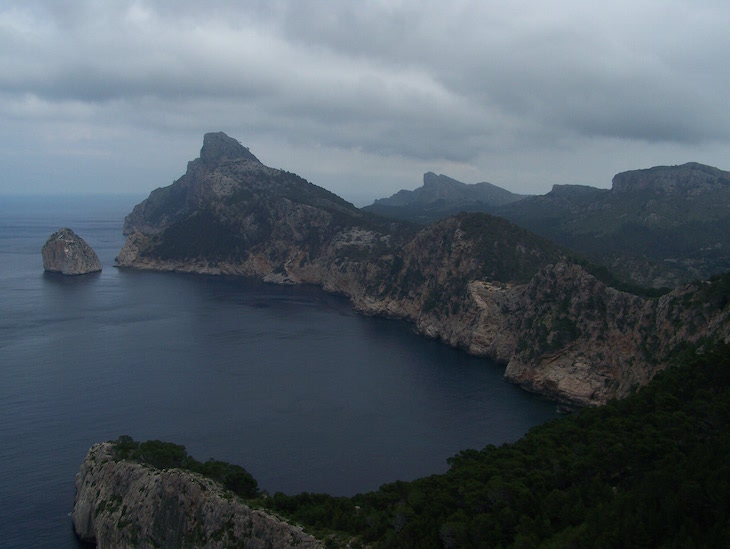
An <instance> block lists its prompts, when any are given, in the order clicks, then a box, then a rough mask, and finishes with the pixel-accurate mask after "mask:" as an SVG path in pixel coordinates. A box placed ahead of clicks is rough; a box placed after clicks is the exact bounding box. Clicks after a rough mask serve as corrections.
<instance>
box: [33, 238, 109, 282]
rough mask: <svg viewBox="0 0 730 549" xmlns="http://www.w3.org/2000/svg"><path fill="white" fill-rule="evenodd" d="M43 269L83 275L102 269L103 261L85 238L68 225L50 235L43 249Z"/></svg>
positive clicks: (64, 273)
mask: <svg viewBox="0 0 730 549" xmlns="http://www.w3.org/2000/svg"><path fill="white" fill-rule="evenodd" d="M41 254H42V256H43V269H44V270H46V271H50V272H54V273H61V274H63V275H83V274H88V273H96V272H99V271H101V261H99V256H97V255H96V252H95V251H94V250H93V249H92V248H91V246H89V245H88V244H87V243H86V242H85V241H84V239H83V238H81V237H80V236H78V235H77V234H76V233H74V232H73V231H72V230H71V229H69V228H68V227H63V228H61V229H59V230H58V231H56V232H55V233H53V234H52V235H51V236H49V237H48V240H46V243H45V244H44V245H43V248H42V249H41Z"/></svg>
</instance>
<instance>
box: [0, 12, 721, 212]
mask: <svg viewBox="0 0 730 549" xmlns="http://www.w3.org/2000/svg"><path fill="white" fill-rule="evenodd" d="M242 4H243V5H242ZM604 4H605V5H601V6H598V7H596V6H594V5H591V4H588V3H586V2H577V1H563V2H555V1H553V2H537V1H518V2H510V3H504V2H496V1H494V2H490V1H476V2H467V1H456V2H452V3H450V4H449V5H448V6H447V5H445V4H444V3H443V2H430V1H408V0H402V1H394V0H388V1H371V2H365V1H352V2H348V1H343V2H295V1H284V0H279V1H276V0H274V1H272V0H269V1H266V2H263V1H262V2H257V1H248V2H245V3H241V2H236V1H220V2H214V1H213V2H208V3H204V4H201V3H200V2H186V1H156V2H152V1H142V0H139V1H117V2H95V1H87V2H85V1H67V2H63V1H58V2H53V3H49V2H46V1H34V0H26V1H25V2H23V3H18V2H0V121H1V122H2V129H0V140H2V142H1V143H0V150H2V151H3V152H1V153H0V161H2V163H3V164H4V165H6V166H7V170H6V175H7V176H8V177H9V179H7V178H5V179H4V180H3V181H1V182H0V193H3V192H5V193H7V192H19V191H20V190H26V191H27V192H51V191H54V190H55V191H57V192H71V191H85V192H89V191H96V192H123V191H131V192H146V191H149V190H151V189H152V188H154V187H156V186H160V185H166V184H168V183H169V182H170V181H171V180H172V179H174V178H175V177H177V176H179V175H180V174H181V173H182V171H184V166H185V161H187V160H188V159H191V158H193V157H194V156H196V155H197V151H198V149H199V147H200V144H201V142H202V134H203V133H204V132H206V131H218V130H223V131H226V132H227V133H229V135H231V136H233V137H236V138H238V139H239V140H241V141H242V142H243V143H244V144H246V145H247V146H250V147H251V150H252V151H253V152H254V153H255V154H257V156H259V158H261V159H262V160H263V161H264V162H265V163H267V164H269V165H273V166H276V167H284V168H287V169H289V170H292V171H296V172H298V173H300V175H302V176H304V177H306V178H308V179H310V180H311V181H313V182H315V183H317V184H320V185H323V186H325V187H328V188H330V189H332V190H333V191H335V192H338V193H339V194H341V195H343V196H344V197H345V198H348V199H351V200H355V201H360V202H367V201H368V200H370V201H371V200H372V199H374V198H376V197H379V196H384V195H388V194H391V193H392V192H395V191H397V190H398V189H400V188H414V187H416V186H418V185H419V184H420V177H421V174H422V173H423V172H424V171H429V170H432V171H439V172H442V173H446V174H448V175H450V176H452V177H456V178H457V179H462V180H464V181H466V182H476V181H483V180H487V181H491V182H492V183H495V184H498V185H501V186H504V187H506V188H509V189H510V190H514V191H518V192H535V193H542V192H547V191H548V190H549V189H550V186H551V185H552V184H554V183H584V184H590V185H598V186H607V185H609V184H610V178H611V176H612V175H613V174H614V173H615V172H617V171H622V170H626V169H634V168H644V167H649V166H650V165H654V164H661V163H664V164H668V163H671V164H675V163H682V162H685V161H688V160H696V161H700V162H706V163H709V164H713V165H716V166H718V167H720V168H724V169H730V158H729V155H728V144H729V143H730V110H729V109H727V106H726V103H727V100H726V97H727V94H728V90H730V62H728V60H727V52H728V51H730V33H728V32H727V29H728V28H730V7H728V6H727V3H726V2H720V1H717V2H715V1H693V2H682V1H676V0H670V1H651V0H634V1H633V2H624V1H616V2H610V3H604Z"/></svg>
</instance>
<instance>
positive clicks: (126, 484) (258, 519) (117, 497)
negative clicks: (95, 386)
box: [72, 442, 322, 549]
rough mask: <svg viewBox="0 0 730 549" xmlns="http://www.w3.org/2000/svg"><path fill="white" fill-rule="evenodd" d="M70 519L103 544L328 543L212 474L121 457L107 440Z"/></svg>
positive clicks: (89, 458)
mask: <svg viewBox="0 0 730 549" xmlns="http://www.w3.org/2000/svg"><path fill="white" fill-rule="evenodd" d="M72 519H73V525H74V529H75V531H76V534H77V535H78V537H79V538H80V539H81V540H82V541H85V542H91V543H96V544H97V547H99V548H100V549H114V548H117V547H118V548H123V547H139V548H179V547H196V548H197V547H206V548H211V549H212V548H218V547H220V548H222V547H247V548H262V549H263V548H266V547H300V548H307V547H321V546H322V544H321V543H320V542H319V541H318V540H316V539H315V538H313V537H312V536H309V535H307V534H305V533H304V532H302V530H301V529H300V528H298V527H296V526H293V525H290V524H288V523H286V522H283V521H281V520H279V519H278V518H276V517H274V516H272V515H270V514H268V513H265V512H263V511H259V510H255V509H251V508H250V507H248V506H247V505H245V504H244V503H243V502H242V501H241V500H239V499H238V498H237V497H236V496H235V495H234V494H233V493H231V492H230V491H228V490H225V489H224V488H223V487H222V486H221V485H219V484H217V483H215V482H213V481H212V480H210V479H208V478H205V477H203V476H201V475H199V474H196V473H192V472H190V471H185V470H182V469H175V468H172V469H162V470H161V469H156V468H153V467H150V466H148V465H144V464H142V463H136V462H133V461H127V460H124V459H121V458H120V457H119V456H118V455H117V453H116V451H115V450H114V445H113V444H112V443H109V442H106V443H101V444H96V445H95V446H93V447H92V448H91V449H90V450H89V452H88V454H87V455H86V458H85V459H84V461H83V463H82V465H81V469H80V471H79V473H78V474H77V475H76V499H75V503H74V509H73V513H72Z"/></svg>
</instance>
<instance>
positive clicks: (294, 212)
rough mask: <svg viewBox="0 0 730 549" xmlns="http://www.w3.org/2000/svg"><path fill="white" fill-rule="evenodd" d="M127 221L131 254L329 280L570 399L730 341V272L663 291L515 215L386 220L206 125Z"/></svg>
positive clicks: (582, 401) (133, 262)
mask: <svg viewBox="0 0 730 549" xmlns="http://www.w3.org/2000/svg"><path fill="white" fill-rule="evenodd" d="M124 230H125V233H126V234H128V235H129V236H128V239H127V242H126V244H125V245H124V248H123V249H122V251H121V252H120V253H119V256H118V258H117V264H118V266H120V267H128V268H135V269H153V270H166V271H178V272H191V273H204V274H227V275H237V276H251V277H256V278H259V279H262V280H264V281H268V282H275V283H281V284H314V285H318V286H320V287H322V288H323V289H324V290H325V291H328V292H333V293H338V294H342V295H345V296H347V297H349V299H350V300H351V301H352V303H353V305H354V307H355V308H356V309H357V310H359V311H361V312H363V313H365V314H372V315H381V316H388V317H393V318H399V319H403V320H406V321H408V322H411V323H413V325H414V326H415V327H416V329H417V330H418V331H419V332H420V333H422V334H423V335H425V336H427V337H431V338H437V339H439V340H441V341H443V342H444V343H447V344H449V345H452V346H455V347H459V348H462V349H464V350H466V351H468V352H470V353H472V354H474V355H478V356H485V357H489V358H490V359H492V360H495V361H497V362H499V363H501V364H504V365H505V367H506V370H505V376H506V378H507V379H508V380H510V381H512V382H515V383H518V384H519V385H520V386H522V387H524V388H525V389H527V390H530V391H534V392H538V393H541V394H544V395H547V396H549V397H550V398H554V399H556V400H559V401H565V402H568V403H571V404H579V405H598V404H603V403H605V402H607V401H608V400H610V399H612V398H621V397H623V396H626V395H628V394H630V392H631V391H632V390H633V389H634V388H635V387H639V386H643V385H645V384H646V383H648V382H649V380H650V379H651V378H652V377H653V376H654V374H655V373H656V372H658V371H660V370H661V369H663V368H664V367H665V366H666V364H667V363H668V358H669V356H670V355H671V354H672V352H674V351H675V350H676V349H677V348H678V347H680V346H682V345H685V344H687V343H692V342H696V341H699V340H701V339H703V338H707V339H718V338H719V339H724V340H725V341H728V340H729V339H730V312H729V311H728V307H727V304H726V303H722V302H718V303H715V301H713V299H712V295H717V294H718V290H717V288H718V287H719V288H722V287H723V285H724V284H727V281H726V280H725V279H719V280H714V281H708V282H701V283H700V282H698V283H692V284H688V285H685V286H681V287H678V288H676V289H675V290H673V291H672V292H671V293H668V294H666V295H663V296H662V297H656V296H654V297H648V296H646V295H643V296H642V295H637V294H636V293H630V292H627V291H622V290H621V289H619V288H618V287H616V286H615V284H612V280H611V278H610V276H606V273H605V270H604V271H601V270H600V269H595V268H593V267H592V266H591V265H590V264H588V263H586V262H584V261H581V260H579V259H578V258H577V257H576V256H575V255H574V254H573V253H572V252H570V251H568V250H566V249H564V248H560V247H559V246H557V245H556V244H554V243H552V242H550V241H548V240H546V239H544V238H541V237H538V236H537V235H535V234H534V233H531V232H530V231H527V230H526V229H522V228H520V227H518V226H516V225H514V224H512V223H510V222H509V221H507V220H505V219H502V218H498V217H494V216H490V215H488V214H483V213H461V214H457V215H455V216H452V217H449V218H446V219H444V220H441V221H439V222H436V223H434V224H432V225H429V226H427V227H425V228H422V227H419V226H415V225H412V224H410V223H407V222H403V221H397V220H392V219H385V218H381V217H378V216H375V215H372V214H369V213H367V212H363V211H362V210H359V209H357V208H355V207H354V206H353V205H351V204H349V203H348V202H346V201H344V200H342V199H341V198H340V197H338V196H336V195H334V194H332V193H330V192H328V191H326V190H325V189H322V188H320V187H317V186H316V185H313V184H311V183H309V182H307V181H305V180H304V179H302V178H301V177H299V176H297V175H295V174H292V173H290V172H285V171H282V170H275V169H272V168H269V167H267V166H264V165H263V164H262V163H261V162H260V161H259V160H258V159H257V158H256V157H255V156H254V155H253V154H252V153H251V152H250V151H249V150H248V149H247V148H245V147H243V146H242V145H241V144H240V143H238V142H237V141H236V140H234V139H231V138H230V137H228V136H227V135H225V134H222V133H217V134H206V135H205V137H204V141H203V148H202V149H201V153H200V157H199V158H198V159H196V160H193V161H191V162H189V163H188V169H187V172H186V173H185V174H184V175H183V176H182V177H181V178H180V179H178V180H177V181H176V182H174V183H173V184H172V185H170V186H169V187H164V188H161V189H157V190H155V191H153V192H152V193H151V194H150V197H149V198H148V199H147V200H145V201H143V202H142V203H140V204H139V205H137V206H136V207H135V208H134V211H133V212H132V213H131V214H130V215H129V216H127V218H126V220H125V226H124ZM719 293H721V292H719Z"/></svg>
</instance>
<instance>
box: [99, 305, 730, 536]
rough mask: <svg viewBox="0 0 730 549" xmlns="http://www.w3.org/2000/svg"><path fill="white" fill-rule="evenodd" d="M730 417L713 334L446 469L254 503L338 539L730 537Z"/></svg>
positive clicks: (175, 460) (130, 451)
mask: <svg viewBox="0 0 730 549" xmlns="http://www.w3.org/2000/svg"><path fill="white" fill-rule="evenodd" d="M720 299H722V296H721V297H720ZM728 425H730V345H725V344H720V345H717V346H715V345H711V344H707V343H706V344H705V345H704V346H702V347H699V348H697V347H693V348H691V349H690V348H687V349H685V350H684V351H683V352H682V353H681V354H680V355H678V356H677V358H676V365H674V366H672V367H670V368H669V369H667V370H666V371H665V372H663V373H661V374H659V375H657V377H656V378H655V380H654V381H653V382H652V383H651V384H650V385H648V386H647V387H645V388H643V389H641V390H640V391H638V392H637V393H635V394H633V395H632V396H630V397H628V398H626V399H624V400H621V401H612V402H610V403H609V404H607V405H606V406H604V407H601V408H590V409H583V410H580V411H578V412H576V413H574V414H571V415H569V416H566V417H564V418H561V419H559V420H555V421H552V422H550V423H547V424H544V425H542V426H538V427H535V428H533V429H532V430H531V431H530V432H529V433H528V434H527V435H526V436H525V437H523V438H522V439H521V440H519V441H518V442H516V443H513V444H505V445H503V446H500V447H495V446H491V445H490V446H487V447H486V448H484V449H483V450H481V451H478V450H465V451H463V452H461V453H460V454H458V455H456V456H454V457H453V458H451V459H450V460H449V464H450V469H449V471H448V472H447V473H445V474H442V475H433V476H430V477H426V478H423V479H419V480H416V481H413V482H395V483H392V484H387V485H384V486H382V487H381V488H380V489H379V490H378V491H375V492H370V493H367V494H361V495H357V496H355V497H352V498H347V497H332V496H329V495H326V494H310V493H303V494H299V495H294V496H289V495H285V494H282V493H278V492H277V493H276V494H274V495H273V496H266V495H263V497H258V498H257V499H253V500H251V503H252V504H255V505H261V506H264V507H266V508H269V509H271V510H272V511H275V512H276V513H277V514H279V515H282V516H285V517H289V518H290V519H292V520H294V521H297V522H299V523H301V524H303V525H304V526H305V528H306V529H307V530H308V531H310V532H313V533H315V534H316V535H318V536H320V537H321V538H323V539H327V540H328V544H330V545H338V544H342V545H344V544H346V543H350V544H351V546H357V544H358V543H362V544H363V545H368V546H371V547H424V548H428V547H434V548H435V547H536V546H542V547H589V546H590V547H720V546H724V545H725V543H726V540H727V539H730V461H728V460H727V456H728V455H730V429H728ZM116 448H117V452H118V453H119V456H120V458H125V459H134V460H137V461H140V462H143V463H147V464H149V465H153V466H157V467H170V466H174V467H183V468H186V469H190V470H193V471H197V472H201V473H202V474H206V475H208V476H210V477H211V478H214V479H216V480H218V481H220V482H222V483H223V484H225V485H226V486H229V487H230V488H231V489H232V490H234V491H235V492H236V493H238V494H240V495H241V496H242V497H245V498H256V496H261V494H259V492H258V489H257V486H256V484H255V481H254V480H253V479H252V478H250V475H248V473H246V472H245V470H243V469H242V468H240V467H237V466H231V465H228V464H224V463H221V462H208V463H207V464H201V463H199V462H197V461H195V460H193V459H192V458H191V457H189V456H188V455H187V453H186V452H185V449H184V447H182V446H178V445H175V444H170V443H163V442H160V441H148V442H144V443H137V442H134V441H133V440H132V439H131V438H130V437H125V436H123V437H120V438H119V440H118V441H117V442H116ZM231 472H234V474H233V475H232V476H231ZM236 473H240V475H241V476H240V478H239V476H238V475H237V474H236ZM239 480H240V481H242V482H243V484H244V486H243V487H242V488H239V489H236V488H235V485H236V482H238V481H239ZM113 504H114V502H110V505H113ZM353 540H355V541H354V542H353Z"/></svg>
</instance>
